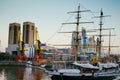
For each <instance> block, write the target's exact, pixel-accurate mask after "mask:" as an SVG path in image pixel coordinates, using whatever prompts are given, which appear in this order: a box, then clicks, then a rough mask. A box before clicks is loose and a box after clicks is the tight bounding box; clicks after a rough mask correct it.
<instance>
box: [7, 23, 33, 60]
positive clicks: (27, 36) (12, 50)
mask: <svg viewBox="0 0 120 80" xmlns="http://www.w3.org/2000/svg"><path fill="white" fill-rule="evenodd" d="M34 29H35V24H34V23H32V22H24V23H23V42H24V43H25V47H26V51H25V52H24V53H25V55H26V56H27V57H29V58H32V57H33V56H34V54H35V44H34ZM19 30H21V27H20V24H19V23H10V24H9V36H8V47H7V48H6V52H7V53H9V54H14V55H17V54H18V53H19V50H18V49H19V45H18V44H19V42H18V41H19V40H18V31H19Z"/></svg>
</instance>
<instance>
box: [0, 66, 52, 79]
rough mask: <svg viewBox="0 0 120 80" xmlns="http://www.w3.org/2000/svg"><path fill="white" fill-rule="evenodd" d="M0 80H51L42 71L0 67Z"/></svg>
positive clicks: (27, 68)
mask: <svg viewBox="0 0 120 80" xmlns="http://www.w3.org/2000/svg"><path fill="white" fill-rule="evenodd" d="M0 80H51V79H50V78H49V77H48V76H47V75H46V74H45V73H44V71H43V70H40V69H35V68H30V67H19V66H17V67H15V66H2V67H1V66H0Z"/></svg>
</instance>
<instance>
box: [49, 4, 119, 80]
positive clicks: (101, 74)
mask: <svg viewBox="0 0 120 80" xmlns="http://www.w3.org/2000/svg"><path fill="white" fill-rule="evenodd" d="M88 11H90V10H83V11H81V10H80V5H79V6H78V10H77V11H73V12H69V13H76V14H77V17H76V19H77V21H76V22H72V23H63V24H75V25H76V29H75V31H72V32H71V33H73V34H74V35H75V36H74V44H70V45H59V46H72V47H74V56H73V59H74V60H73V61H68V62H67V61H64V62H62V61H53V62H52V66H53V68H52V70H48V71H47V72H48V74H49V75H50V76H51V79H52V80H113V79H114V78H115V77H116V76H118V75H119V65H118V64H117V63H114V62H111V61H110V60H109V56H110V54H108V58H107V60H106V61H102V60H103V59H102V58H101V47H103V46H102V40H101V38H102V30H103V29H104V28H102V25H103V23H102V18H103V17H105V16H103V12H102V10H101V13H100V16H97V18H100V28H99V29H98V30H99V33H100V34H99V35H98V36H99V37H98V40H97V43H98V44H97V45H96V44H92V45H91V47H92V48H93V47H96V48H97V52H96V51H95V52H94V53H93V54H92V59H91V60H92V62H89V61H88V60H87V59H88V58H87V56H86V51H85V50H84V51H83V52H82V53H79V50H78V48H79V47H84V46H86V47H89V46H90V45H88V44H79V40H80V38H79V35H80V34H79V33H80V31H79V24H85V23H93V22H80V18H81V16H80V13H81V12H88ZM109 29H112V28H109ZM109 29H105V30H109ZM69 33H70V32H69ZM108 47H109V48H110V45H109V46H108ZM82 55H83V56H82ZM81 56H82V57H83V58H84V61H81V60H79V59H78V57H81ZM57 63H63V66H64V67H63V66H62V67H60V68H59V67H58V65H57ZM66 65H67V66H66ZM68 65H70V66H69V67H68ZM55 66H57V68H55Z"/></svg>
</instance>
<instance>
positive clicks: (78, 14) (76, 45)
mask: <svg viewBox="0 0 120 80" xmlns="http://www.w3.org/2000/svg"><path fill="white" fill-rule="evenodd" d="M88 11H90V10H83V11H81V10H80V5H79V6H78V10H77V11H73V12H68V13H77V21H76V22H71V23H63V24H76V31H74V33H76V36H75V38H76V39H75V44H74V46H75V58H74V59H75V60H74V61H75V62H76V61H77V57H78V46H79V39H78V35H79V31H78V28H79V24H85V23H93V22H80V18H81V17H80V13H81V12H88ZM72 45H73V44H72Z"/></svg>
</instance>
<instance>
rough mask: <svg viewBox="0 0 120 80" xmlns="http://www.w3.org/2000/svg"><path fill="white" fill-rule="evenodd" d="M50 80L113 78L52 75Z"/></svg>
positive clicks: (111, 78)
mask: <svg viewBox="0 0 120 80" xmlns="http://www.w3.org/2000/svg"><path fill="white" fill-rule="evenodd" d="M51 79H52V80H113V79H115V76H62V75H53V76H52V77H51Z"/></svg>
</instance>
